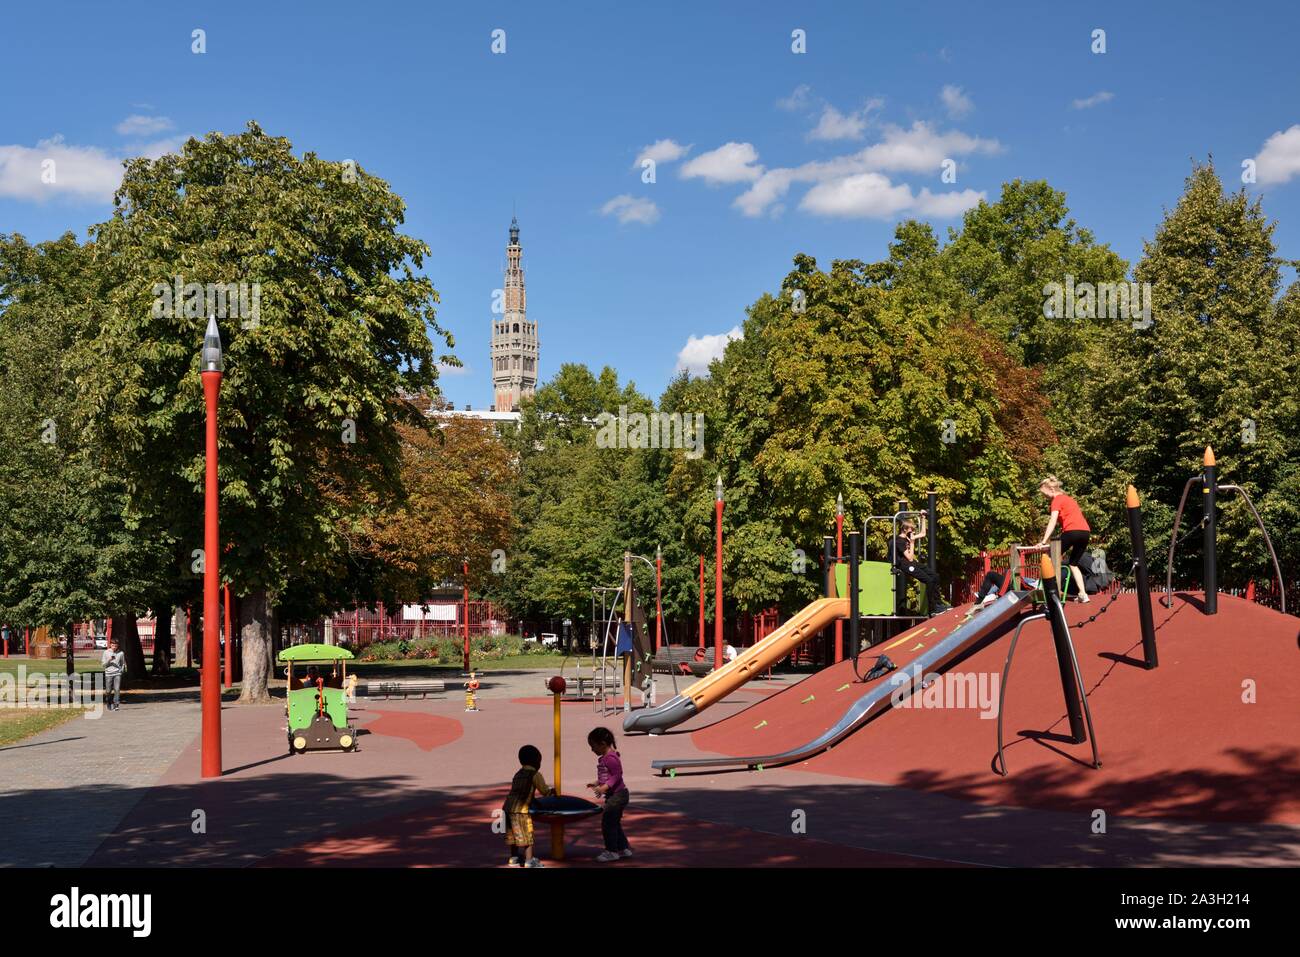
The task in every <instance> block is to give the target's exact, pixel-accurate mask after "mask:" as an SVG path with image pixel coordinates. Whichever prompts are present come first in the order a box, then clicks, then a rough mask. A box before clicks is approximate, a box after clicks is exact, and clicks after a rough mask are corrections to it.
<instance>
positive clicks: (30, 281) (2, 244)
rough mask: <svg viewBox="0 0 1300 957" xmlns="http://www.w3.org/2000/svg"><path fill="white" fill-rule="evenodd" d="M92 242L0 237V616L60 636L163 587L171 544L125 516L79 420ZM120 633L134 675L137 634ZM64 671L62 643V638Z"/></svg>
mask: <svg viewBox="0 0 1300 957" xmlns="http://www.w3.org/2000/svg"><path fill="white" fill-rule="evenodd" d="M94 259H95V249H94V248H93V246H92V245H89V244H88V245H81V244H79V243H78V242H77V240H76V239H75V238H74V237H73V236H72V235H71V234H65V235H64V236H63V237H61V238H60V239H58V240H55V241H52V242H47V243H41V244H39V245H36V246H32V245H29V244H28V243H27V242H26V241H25V240H24V239H22V237H20V236H16V235H15V236H5V237H0V515H2V516H3V520H2V521H0V620H5V621H11V622H14V623H17V624H22V625H28V626H38V625H42V624H51V625H54V626H56V627H57V628H58V629H59V630H60V631H63V632H65V633H68V632H69V631H70V629H71V625H72V624H73V623H75V622H82V621H87V620H89V619H92V618H99V617H113V616H122V617H129V619H130V620H131V621H132V622H134V620H135V617H136V614H137V613H138V612H139V611H143V610H144V609H146V608H148V607H150V606H151V605H152V604H154V602H155V601H156V600H157V599H158V598H159V597H160V596H161V595H162V594H164V593H165V592H166V590H167V586H166V580H167V575H166V571H165V568H166V565H167V560H168V557H169V548H170V542H168V540H167V538H166V535H165V534H160V532H159V530H158V529H156V528H153V527H150V526H149V525H148V524H147V523H142V522H140V521H129V520H127V519H126V518H125V517H124V512H125V510H126V497H125V488H124V486H123V483H122V482H121V481H120V480H119V479H118V478H117V477H116V476H115V475H114V474H113V473H112V472H111V470H109V469H107V468H105V466H104V463H103V461H102V458H101V456H100V455H99V450H98V449H97V447H95V446H94V445H93V444H91V443H89V442H87V441H86V436H85V434H84V431H83V430H82V429H81V428H80V427H79V425H78V422H77V415H76V407H77V404H78V401H79V394H78V390H77V387H76V382H75V381H74V377H73V372H72V370H71V368H70V365H69V361H68V357H69V355H70V353H71V352H72V350H73V349H74V347H75V346H76V345H77V343H78V342H79V341H81V340H82V339H84V337H85V336H87V335H88V334H89V333H90V331H91V330H92V329H93V328H94V324H95V322H96V321H97V318H98V314H97V303H98V301H99V296H98V288H97V280H96V276H97V272H96V269H95V263H94ZM132 634H133V632H130V631H128V632H127V634H125V635H119V638H120V639H123V648H124V650H125V651H126V652H127V659H128V660H127V666H128V673H129V674H130V675H131V677H136V678H139V677H143V673H144V657H143V654H142V653H141V650H140V646H139V641H138V636H136V639H135V640H134V641H132V640H131V637H132ZM69 670H71V643H69Z"/></svg>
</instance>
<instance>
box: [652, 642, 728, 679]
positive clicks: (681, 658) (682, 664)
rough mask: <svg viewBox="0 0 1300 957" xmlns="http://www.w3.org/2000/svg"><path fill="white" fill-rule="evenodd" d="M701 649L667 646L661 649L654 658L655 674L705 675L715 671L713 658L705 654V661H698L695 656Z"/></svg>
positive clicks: (685, 646) (687, 646)
mask: <svg viewBox="0 0 1300 957" xmlns="http://www.w3.org/2000/svg"><path fill="white" fill-rule="evenodd" d="M699 650H700V649H699V648H696V647H695V646H693V645H665V646H664V647H662V648H660V649H659V652H658V653H657V654H656V655H655V658H654V673H655V674H657V675H668V674H678V675H688V674H689V675H697V676H698V675H705V674H708V673H709V672H710V671H712V670H713V656H712V654H710V653H709V652H707V651H706V653H705V660H704V661H697V660H696V658H695V656H696V655H697V654H698V653H699Z"/></svg>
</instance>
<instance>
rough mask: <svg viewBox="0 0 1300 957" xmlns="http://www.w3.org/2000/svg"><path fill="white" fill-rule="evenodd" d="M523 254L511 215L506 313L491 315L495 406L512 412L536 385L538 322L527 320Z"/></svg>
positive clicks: (506, 278)
mask: <svg viewBox="0 0 1300 957" xmlns="http://www.w3.org/2000/svg"><path fill="white" fill-rule="evenodd" d="M522 257H523V247H522V246H520V245H519V220H518V219H511V221H510V243H509V245H507V246H506V272H505V285H504V287H503V289H502V293H503V299H502V306H503V313H504V314H503V315H494V316H493V317H492V392H493V395H494V396H495V399H494V402H493V408H495V409H496V410H497V411H498V412H513V411H514V410H515V409H517V408H519V400H520V399H522V398H524V397H525V396H530V395H532V394H533V390H535V389H536V388H537V323H535V322H529V321H528V296H527V294H526V293H525V291H524V267H523V266H522V265H520V259H521V258H522Z"/></svg>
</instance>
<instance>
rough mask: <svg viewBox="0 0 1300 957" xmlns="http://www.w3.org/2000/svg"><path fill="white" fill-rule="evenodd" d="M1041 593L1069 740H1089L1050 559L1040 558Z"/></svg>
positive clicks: (1058, 591)
mask: <svg viewBox="0 0 1300 957" xmlns="http://www.w3.org/2000/svg"><path fill="white" fill-rule="evenodd" d="M1042 573H1043V596H1044V601H1045V602H1046V604H1047V620H1048V622H1049V623H1051V626H1052V644H1053V645H1054V646H1055V647H1056V665H1057V668H1058V669H1059V671H1060V673H1061V691H1062V693H1064V695H1065V713H1066V714H1067V715H1068V716H1069V719H1070V740H1072V741H1073V742H1074V743H1075V744H1082V743H1083V742H1085V741H1087V740H1088V735H1087V732H1086V731H1085V729H1084V725H1083V705H1082V703H1081V702H1080V701H1079V683H1078V682H1077V681H1076V680H1075V677H1074V659H1073V657H1072V656H1071V654H1070V632H1069V626H1068V625H1067V624H1066V623H1065V606H1064V605H1062V604H1061V591H1060V587H1059V586H1058V585H1057V582H1056V569H1055V568H1053V567H1052V559H1051V558H1050V557H1048V556H1047V555H1044V556H1043V557H1042Z"/></svg>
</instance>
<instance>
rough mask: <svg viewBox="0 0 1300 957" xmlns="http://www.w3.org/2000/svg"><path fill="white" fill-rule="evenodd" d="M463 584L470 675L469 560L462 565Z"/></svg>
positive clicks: (467, 664) (467, 658) (467, 662)
mask: <svg viewBox="0 0 1300 957" xmlns="http://www.w3.org/2000/svg"><path fill="white" fill-rule="evenodd" d="M461 571H462V572H463V576H462V579H461V581H462V584H463V585H464V587H465V673H466V674H469V560H468V559H466V560H465V561H464V562H463V563H462V564H461Z"/></svg>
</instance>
